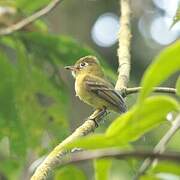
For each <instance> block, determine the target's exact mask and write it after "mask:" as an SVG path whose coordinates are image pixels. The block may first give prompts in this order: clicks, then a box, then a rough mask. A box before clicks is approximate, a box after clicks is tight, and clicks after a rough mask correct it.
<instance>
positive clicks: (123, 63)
mask: <svg viewBox="0 0 180 180" xmlns="http://www.w3.org/2000/svg"><path fill="white" fill-rule="evenodd" d="M120 5H121V18H120V29H119V48H118V61H119V68H118V73H119V75H118V80H117V82H116V86H115V89H117V90H123V89H124V88H126V87H127V83H128V81H129V74H130V66H131V63H130V43H131V41H130V40H131V30H130V14H131V10H130V3H129V0H121V3H120Z"/></svg>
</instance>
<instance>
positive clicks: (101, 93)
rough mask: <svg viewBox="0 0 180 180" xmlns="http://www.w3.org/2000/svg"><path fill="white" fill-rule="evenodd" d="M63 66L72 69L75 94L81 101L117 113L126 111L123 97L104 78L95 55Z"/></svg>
mask: <svg viewBox="0 0 180 180" xmlns="http://www.w3.org/2000/svg"><path fill="white" fill-rule="evenodd" d="M65 68H66V69H68V70H71V71H72V75H73V76H74V78H75V91H76V95H77V96H78V97H79V98H80V99H81V100H82V101H84V102H85V103H87V104H89V105H90V106H92V107H94V108H96V109H100V110H101V109H102V110H106V109H108V110H113V111H115V112H118V113H123V112H125V111H126V105H125V103H124V99H123V97H122V96H121V94H120V93H119V92H118V91H116V90H115V89H114V87H113V85H112V84H111V83H109V82H108V81H107V80H106V78H105V76H104V73H103V70H102V68H101V66H100V63H99V61H98V60H97V58H96V57H94V56H85V57H82V58H80V59H79V60H78V61H77V62H76V63H75V65H73V66H66V67H65Z"/></svg>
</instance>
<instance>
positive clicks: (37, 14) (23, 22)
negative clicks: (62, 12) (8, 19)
mask: <svg viewBox="0 0 180 180" xmlns="http://www.w3.org/2000/svg"><path fill="white" fill-rule="evenodd" d="M62 1H63V0H52V1H51V2H50V3H49V4H48V5H47V6H45V7H44V8H43V9H40V10H39V11H37V12H35V13H34V14H32V15H31V16H28V17H27V18H25V19H23V20H21V21H19V22H17V23H16V24H13V25H11V26H9V27H7V28H4V29H0V36H5V35H9V34H11V33H13V32H15V31H18V30H20V29H22V28H23V27H25V26H27V25H28V24H31V23H32V22H34V21H36V20H37V19H39V18H40V17H42V16H45V15H46V14H48V13H49V12H50V11H52V10H53V9H54V8H55V7H56V6H57V5H58V4H59V3H61V2H62Z"/></svg>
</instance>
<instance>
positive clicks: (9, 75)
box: [0, 0, 180, 180]
mask: <svg viewBox="0 0 180 180" xmlns="http://www.w3.org/2000/svg"><path fill="white" fill-rule="evenodd" d="M49 2H50V1H49V0H41V1H27V0H16V1H11V0H2V1H0V5H1V6H2V7H3V6H10V7H13V8H14V9H15V10H16V14H15V15H14V14H12V15H11V14H8V16H7V19H11V18H12V19H11V22H10V24H12V23H14V22H17V21H18V20H21V19H23V18H24V17H26V16H27V15H29V14H32V13H33V12H35V11H37V10H38V9H40V8H42V7H43V6H45V5H46V4H47V3H49ZM177 17H178V16H177ZM179 48H180V42H179V41H177V42H176V43H175V44H173V45H171V46H170V47H168V48H167V49H165V50H164V51H163V52H162V53H161V54H160V55H159V56H158V57H157V58H156V59H155V61H154V62H153V63H152V65H151V66H150V67H149V68H148V70H147V71H146V73H145V75H144V77H143V80H142V83H141V84H142V86H143V90H142V91H141V93H140V95H139V96H138V98H139V99H140V100H141V102H140V101H137V102H135V103H134V102H133V104H134V106H133V107H132V108H131V109H130V110H129V111H128V112H127V113H125V114H123V115H122V116H119V117H118V118H116V119H115V120H114V121H113V122H112V124H111V125H110V126H109V128H108V129H107V130H106V132H105V133H102V134H94V135H90V136H88V137H85V138H81V139H79V140H77V141H75V142H73V143H72V144H71V146H73V147H74V146H79V147H84V148H95V149H96V148H100V147H101V148H102V147H103V148H106V147H114V146H117V147H119V148H121V149H129V147H130V146H129V143H130V142H132V141H135V140H137V139H139V138H140V137H141V136H143V135H144V134H145V133H146V132H148V131H150V130H152V129H154V128H155V127H157V126H159V125H160V124H162V123H164V122H165V119H166V115H167V113H168V112H170V111H179V108H180V106H179V103H178V102H177V100H175V99H174V98H172V97H168V96H153V97H147V96H148V95H149V94H150V93H151V91H152V88H153V87H154V86H157V85H159V84H160V83H161V82H163V81H165V80H166V79H167V78H168V77H169V76H170V75H171V74H173V73H175V72H176V71H178V70H179V69H180V61H179V57H180V54H179ZM89 54H91V55H95V56H97V57H98V58H99V59H100V61H101V62H102V64H103V66H104V68H105V72H106V74H107V75H108V76H110V78H111V79H115V73H114V72H113V71H112V70H111V69H110V68H109V65H108V64H107V63H106V62H105V61H104V60H103V59H102V58H101V57H100V56H99V55H98V53H96V52H95V51H94V50H92V49H90V48H88V47H87V46H85V45H83V44H82V43H80V42H77V41H76V40H74V39H72V38H70V37H67V36H60V35H52V34H50V33H48V26H47V25H46V23H45V22H44V21H41V20H38V21H37V22H35V23H33V24H31V25H29V26H28V27H26V28H24V29H22V30H21V31H20V32H16V33H13V34H11V35H10V36H4V37H1V38H0V82H1V83H0V160H1V163H0V177H1V176H2V175H3V176H5V177H7V179H12V180H14V179H19V177H20V175H21V174H22V172H23V168H24V167H26V166H27V161H28V160H27V159H28V153H29V152H33V153H34V154H35V155H38V156H41V155H44V154H46V153H48V152H49V151H50V150H51V149H52V148H53V147H54V146H55V145H57V144H58V143H59V142H60V141H62V140H63V139H64V138H65V137H66V136H67V135H68V134H69V132H68V130H69V122H68V116H69V90H68V88H67V82H66V78H65V77H64V70H63V67H64V66H65V65H69V64H73V63H74V62H75V61H76V60H77V59H78V58H80V57H82V56H85V55H89ZM172 59H173V61H172ZM179 84H180V82H179V80H178V81H177V85H176V86H177V89H178V94H179V89H180V87H179ZM139 102H140V103H139ZM162 106H163V108H160V107H162ZM112 163H113V161H112ZM132 166H133V165H132ZM134 166H136V164H135V165H134ZM110 167H111V160H107V159H101V160H96V161H95V176H96V179H97V180H98V179H103V180H104V179H108V175H109V171H110ZM119 168H121V167H119ZM159 172H169V173H173V174H178V173H177V172H178V170H177V165H176V164H174V163H172V164H170V163H164V164H158V166H157V167H156V168H155V169H153V170H150V171H149V173H150V175H149V177H154V174H156V173H159ZM55 179H57V180H58V179H63V180H70V179H78V180H81V179H82V180H85V179H87V177H86V175H85V173H84V172H83V171H82V170H80V169H79V168H78V167H76V166H72V165H71V166H67V167H63V168H61V169H59V170H58V171H56V173H55ZM146 179H148V178H146Z"/></svg>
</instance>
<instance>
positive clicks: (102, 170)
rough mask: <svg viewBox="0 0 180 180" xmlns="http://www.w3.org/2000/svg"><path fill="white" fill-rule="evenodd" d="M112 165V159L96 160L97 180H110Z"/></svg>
mask: <svg viewBox="0 0 180 180" xmlns="http://www.w3.org/2000/svg"><path fill="white" fill-rule="evenodd" d="M111 165H112V160H111V159H96V160H94V169H95V179H96V180H101V179H103V180H108V179H109V178H110V177H109V172H110V168H111Z"/></svg>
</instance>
